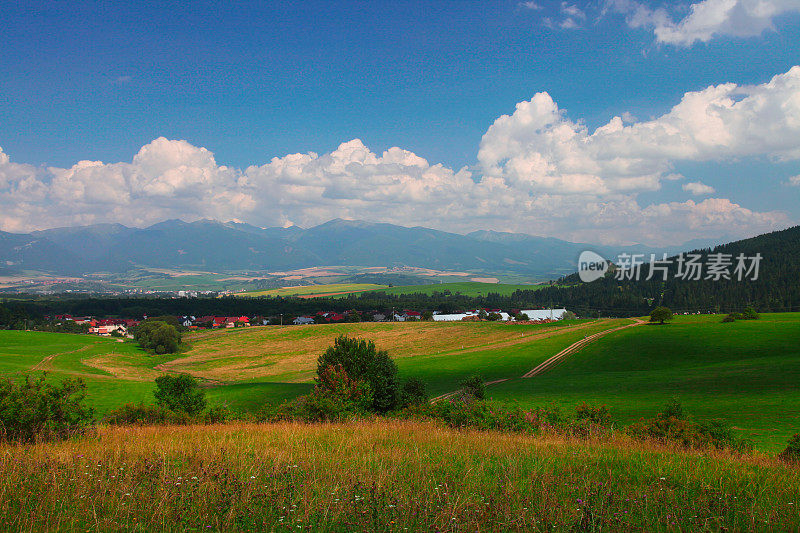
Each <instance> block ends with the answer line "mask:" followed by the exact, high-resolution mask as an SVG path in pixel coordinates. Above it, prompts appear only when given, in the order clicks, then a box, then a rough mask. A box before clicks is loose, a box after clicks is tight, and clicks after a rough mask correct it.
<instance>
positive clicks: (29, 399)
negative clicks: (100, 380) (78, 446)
mask: <svg viewBox="0 0 800 533" xmlns="http://www.w3.org/2000/svg"><path fill="white" fill-rule="evenodd" d="M85 398H86V383H85V382H84V381H83V380H82V379H80V378H77V379H75V378H68V379H65V380H63V381H62V382H60V383H51V382H48V381H46V380H45V376H44V375H42V376H40V377H38V378H34V377H31V376H28V375H26V376H24V377H23V379H22V381H13V380H11V379H5V380H2V381H0V438H2V439H3V440H10V441H16V442H33V441H47V440H60V439H66V438H69V437H72V436H75V435H81V434H83V433H85V432H86V431H87V430H88V429H89V428H91V427H92V426H93V425H94V414H93V411H92V409H91V408H89V407H87V406H86V405H84V399H85Z"/></svg>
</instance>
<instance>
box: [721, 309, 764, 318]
mask: <svg viewBox="0 0 800 533" xmlns="http://www.w3.org/2000/svg"><path fill="white" fill-rule="evenodd" d="M759 318H761V316H760V315H759V314H758V312H757V311H756V310H755V309H754V308H753V307H752V306H749V307H748V308H747V309H745V310H744V311H742V312H741V313H728V314H727V315H725V318H723V319H722V321H723V322H735V321H737V320H758V319H759Z"/></svg>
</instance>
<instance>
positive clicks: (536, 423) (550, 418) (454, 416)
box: [402, 400, 566, 433]
mask: <svg viewBox="0 0 800 533" xmlns="http://www.w3.org/2000/svg"><path fill="white" fill-rule="evenodd" d="M402 415H403V416H404V417H408V418H416V419H419V418H425V419H433V420H438V421H440V422H442V423H443V424H445V425H446V426H448V427H452V428H475V429H485V430H499V431H512V432H518V433H534V432H536V431H539V430H540V429H545V428H556V427H558V428H562V427H565V425H566V420H565V419H564V417H563V416H562V415H561V411H560V410H558V409H557V408H537V409H530V410H524V409H521V408H519V407H514V408H506V407H502V406H495V405H489V404H488V403H486V402H480V401H470V402H464V401H459V400H452V401H441V402H436V403H432V404H420V405H415V406H411V407H409V408H408V409H406V410H405V411H404V412H403V413H402Z"/></svg>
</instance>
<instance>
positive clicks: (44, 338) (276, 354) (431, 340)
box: [0, 320, 624, 414]
mask: <svg viewBox="0 0 800 533" xmlns="http://www.w3.org/2000/svg"><path fill="white" fill-rule="evenodd" d="M617 322H619V321H591V320H587V321H581V320H577V321H563V322H559V323H555V324H545V325H519V324H503V323H496V322H482V323H467V322H461V323H440V322H416V323H410V322H406V323H403V322H395V323H356V324H326V325H314V326H284V327H276V326H269V327H257V328H255V327H254V328H241V329H227V330H214V331H204V332H199V333H194V334H190V335H187V336H186V343H187V346H188V347H187V349H186V351H185V352H184V353H181V354H177V355H168V356H161V357H155V356H152V355H149V354H147V353H145V352H143V351H142V350H140V349H139V348H138V347H137V346H136V345H135V344H134V343H132V342H124V343H122V342H117V341H116V340H115V339H110V338H98V337H93V336H86V335H66V334H58V333H41V332H22V331H0V375H10V374H11V375H13V374H17V375H19V374H21V373H23V372H30V371H32V370H35V371H39V370H47V371H49V372H50V373H51V375H52V376H54V377H64V376H68V375H72V376H80V377H83V378H84V379H86V380H87V383H88V385H89V401H90V403H91V405H92V406H93V407H95V408H96V409H97V410H98V412H99V413H100V414H102V413H104V412H105V411H107V410H108V409H110V408H113V407H117V406H119V405H121V404H123V403H125V402H129V401H140V400H142V399H145V400H148V399H150V394H151V391H152V387H153V385H152V384H153V380H155V378H156V377H157V376H158V375H159V374H161V373H163V372H185V373H190V374H192V375H194V376H196V377H198V378H200V379H202V380H204V381H206V382H207V383H208V385H210V386H211V387H210V388H209V389H207V390H208V394H209V396H210V397H211V399H212V400H213V401H215V402H219V403H226V404H228V405H230V406H232V407H234V408H241V409H248V410H250V409H255V408H258V407H259V406H261V405H263V404H264V403H271V402H277V401H280V400H282V399H286V398H291V397H294V396H297V395H298V394H302V393H304V392H306V391H308V390H309V389H310V387H311V384H312V381H313V377H314V371H315V365H316V360H317V358H318V357H319V355H321V354H322V352H324V350H325V349H326V348H327V347H328V346H330V345H331V344H332V343H333V340H334V339H335V338H336V337H337V336H338V335H342V334H346V335H351V336H357V337H362V338H366V339H370V340H373V341H375V343H376V344H377V345H378V347H379V348H381V349H386V350H387V351H388V352H389V354H390V355H391V356H392V357H393V358H395V359H396V360H397V362H398V365H399V367H400V370H401V373H402V375H403V377H407V376H412V375H413V376H419V377H422V378H423V379H424V380H425V381H426V382H428V383H429V386H430V389H431V391H433V392H434V393H437V394H439V393H443V392H448V391H450V390H453V389H454V388H457V387H458V383H459V381H460V380H462V379H464V378H465V377H467V376H469V375H470V374H471V373H475V372H479V371H480V372H483V373H484V374H485V375H487V376H492V375H495V374H499V373H506V372H512V373H513V374H514V375H516V374H521V373H523V372H525V371H527V370H529V369H530V368H532V367H533V366H535V365H536V364H538V363H539V362H541V360H543V359H544V358H546V357H548V356H549V355H552V353H555V352H557V351H558V350H560V349H561V348H563V347H565V346H567V345H569V344H570V343H572V342H574V341H575V340H577V339H579V338H581V337H582V336H583V335H585V334H586V332H594V331H597V330H601V329H604V328H608V327H611V325H612V324H614V323H617ZM623 322H624V321H623ZM551 352H552V353H551ZM484 371H485V372H484Z"/></svg>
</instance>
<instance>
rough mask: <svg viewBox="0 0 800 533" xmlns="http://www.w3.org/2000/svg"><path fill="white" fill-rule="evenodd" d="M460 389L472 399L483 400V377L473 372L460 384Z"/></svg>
mask: <svg viewBox="0 0 800 533" xmlns="http://www.w3.org/2000/svg"><path fill="white" fill-rule="evenodd" d="M459 385H460V386H461V390H462V391H463V393H464V395H466V396H467V397H468V398H472V399H474V400H483V399H484V398H486V385H485V384H484V383H483V377H481V376H479V375H477V374H474V375H472V376H470V377H468V378H467V379H465V380H464V381H462V382H461V383H460V384H459Z"/></svg>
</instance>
